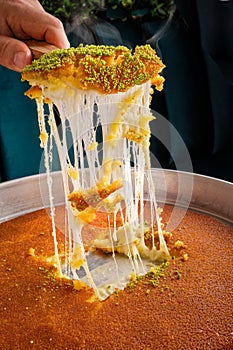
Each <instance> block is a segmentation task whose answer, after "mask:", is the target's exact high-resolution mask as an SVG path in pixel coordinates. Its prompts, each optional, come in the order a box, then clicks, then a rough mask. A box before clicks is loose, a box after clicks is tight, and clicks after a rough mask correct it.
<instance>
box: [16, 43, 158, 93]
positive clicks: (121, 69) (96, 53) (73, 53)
mask: <svg viewBox="0 0 233 350" xmlns="http://www.w3.org/2000/svg"><path fill="white" fill-rule="evenodd" d="M163 67H164V65H163V63H162V61H161V60H160V59H159V57H158V56H157V55H156V53H155V51H154V50H153V49H152V48H151V47H150V45H144V46H137V47H136V48H135V52H134V53H132V52H131V50H129V49H128V48H127V47H125V46H116V47H115V46H104V45H99V46H96V45H86V46H84V45H82V44H80V45H79V46H78V47H77V48H69V49H59V50H54V51H52V52H50V53H48V54H45V55H43V56H42V57H41V58H39V59H38V60H34V61H33V62H32V64H31V65H29V66H27V67H26V68H25V69H24V70H23V72H22V78H23V79H24V80H28V81H29V82H30V81H33V85H35V83H38V85H40V83H42V82H43V81H44V80H45V81H46V80H47V79H48V78H49V81H50V83H53V79H54V84H56V81H57V80H56V79H57V78H60V77H62V76H63V75H64V76H68V77H69V82H70V83H73V84H74V86H76V87H78V88H81V89H94V90H98V91H100V92H103V93H115V92H119V91H126V90H127V89H128V88H130V87H132V86H135V85H140V84H142V83H144V82H146V81H148V80H151V81H152V84H154V85H155V86H156V87H158V89H159V90H161V86H162V83H163V80H164V79H163V78H162V77H160V76H159V74H158V73H159V72H160V71H161V70H162V69H163Z"/></svg>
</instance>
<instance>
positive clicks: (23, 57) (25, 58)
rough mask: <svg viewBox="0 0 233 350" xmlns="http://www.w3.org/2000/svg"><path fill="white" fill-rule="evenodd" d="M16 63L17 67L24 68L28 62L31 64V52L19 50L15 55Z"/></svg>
mask: <svg viewBox="0 0 233 350" xmlns="http://www.w3.org/2000/svg"><path fill="white" fill-rule="evenodd" d="M14 64H15V66H16V67H17V68H19V69H23V68H24V67H25V66H26V65H27V64H30V53H28V52H17V53H16V54H15V57H14Z"/></svg>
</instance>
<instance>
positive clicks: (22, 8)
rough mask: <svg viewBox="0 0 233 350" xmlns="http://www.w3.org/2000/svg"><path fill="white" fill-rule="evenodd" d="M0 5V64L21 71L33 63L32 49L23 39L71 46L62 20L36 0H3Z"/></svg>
mask: <svg viewBox="0 0 233 350" xmlns="http://www.w3.org/2000/svg"><path fill="white" fill-rule="evenodd" d="M0 5H1V13H0V65H3V66H5V67H7V68H10V69H13V70H15V71H17V72H21V71H22V69H23V68H24V67H25V66H26V65H27V64H30V63H31V60H32V54H31V51H30V49H29V48H28V47H27V46H26V44H24V43H23V42H22V41H20V40H27V39H36V40H42V41H46V42H48V43H49V44H52V45H55V46H56V47H59V48H68V47H70V44H69V41H68V39H67V37H66V34H65V31H64V28H63V24H62V23H61V21H60V20H59V19H57V18H55V17H54V16H52V15H50V14H48V13H47V12H45V11H44V9H43V8H42V7H41V5H40V4H39V2H38V1H37V0H18V1H9V0H8V1H3V2H2V1H1V0H0Z"/></svg>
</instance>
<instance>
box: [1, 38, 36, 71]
mask: <svg viewBox="0 0 233 350" xmlns="http://www.w3.org/2000/svg"><path fill="white" fill-rule="evenodd" d="M31 62H32V54H31V51H30V49H29V48H28V47H27V45H26V44H24V43H23V42H22V41H20V40H17V39H14V38H11V37H7V36H0V65H2V66H5V67H7V68H9V69H12V70H14V71H16V72H21V71H22V69H23V68H24V67H25V66H26V65H28V64H30V63H31Z"/></svg>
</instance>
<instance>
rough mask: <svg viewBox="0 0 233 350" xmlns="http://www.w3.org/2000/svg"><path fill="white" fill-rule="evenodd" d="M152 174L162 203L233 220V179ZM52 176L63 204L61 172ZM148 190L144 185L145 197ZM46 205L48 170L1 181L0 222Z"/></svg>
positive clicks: (161, 171) (162, 172) (172, 220)
mask: <svg viewBox="0 0 233 350" xmlns="http://www.w3.org/2000/svg"><path fill="white" fill-rule="evenodd" d="M87 176H88V170H87ZM152 177H153V180H154V188H155V193H156V198H157V201H158V202H159V203H167V204H172V205H175V207H176V206H177V207H183V208H186V209H194V210H197V211H199V212H202V213H206V214H208V215H214V216H216V217H219V218H220V219H223V220H225V221H227V222H229V223H233V183H230V182H226V181H222V180H219V179H216V178H211V177H207V176H203V175H198V174H192V173H187V172H181V171H173V170H164V169H152ZM52 179H53V195H54V203H55V205H60V204H63V203H64V195H63V187H62V180H61V173H60V172H54V173H53V174H52ZM147 192H148V189H147V187H146V185H145V197H146V194H147ZM47 207H49V195H48V190H47V177H46V174H40V175H34V176H29V177H25V178H20V179H17V180H12V181H8V182H4V183H1V184H0V222H4V221H7V220H10V219H12V218H14V217H17V216H20V215H23V214H26V213H29V212H32V211H35V210H39V209H41V208H47ZM174 210H175V209H174ZM179 220H181V218H177V215H173V217H171V218H170V226H171V227H170V229H172V228H174V226H177V225H178V221H179Z"/></svg>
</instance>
